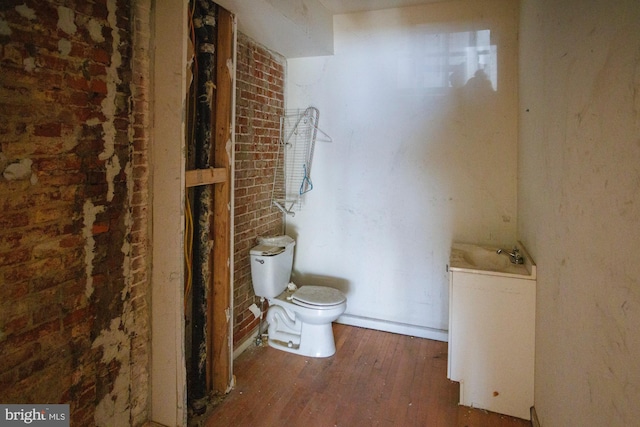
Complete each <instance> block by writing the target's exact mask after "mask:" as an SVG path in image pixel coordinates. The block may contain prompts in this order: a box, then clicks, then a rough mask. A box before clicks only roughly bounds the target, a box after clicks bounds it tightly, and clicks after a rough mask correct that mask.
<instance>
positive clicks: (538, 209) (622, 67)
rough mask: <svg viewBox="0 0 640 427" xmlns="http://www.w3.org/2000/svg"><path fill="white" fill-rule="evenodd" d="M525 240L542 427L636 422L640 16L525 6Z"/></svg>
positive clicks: (633, 1) (603, 4) (528, 2)
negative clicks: (533, 278)
mask: <svg viewBox="0 0 640 427" xmlns="http://www.w3.org/2000/svg"><path fill="white" fill-rule="evenodd" d="M522 4H523V8H522V12H521V16H522V24H521V49H520V52H521V64H520V76H521V85H520V94H521V102H520V115H521V116H520V117H521V133H520V138H521V146H520V156H519V157H520V175H519V178H520V180H519V182H520V185H519V206H518V218H519V220H518V223H519V235H520V237H521V238H522V240H523V242H524V244H525V246H527V248H528V249H529V252H531V254H532V255H533V257H534V258H535V260H536V262H537V265H538V294H537V310H538V311H537V323H536V337H537V338H536V377H535V382H536V385H535V388H536V391H535V407H536V411H537V414H538V417H539V419H540V422H541V425H543V426H544V427H556V426H558V427H564V426H605V425H606V426H630V425H638V420H639V419H640V405H639V402H640V362H639V361H640V334H639V331H640V263H639V262H638V260H639V259H640V257H639V252H638V246H639V244H640V35H639V34H640V33H639V29H640V3H639V2H638V1H637V0H620V1H616V2H609V1H607V0H590V1H584V0H565V1H562V2H558V1H557V0H542V1H541V0H523V3H522Z"/></svg>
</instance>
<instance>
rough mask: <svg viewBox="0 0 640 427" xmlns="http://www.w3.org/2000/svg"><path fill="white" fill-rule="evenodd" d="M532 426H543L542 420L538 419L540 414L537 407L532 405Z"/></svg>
mask: <svg viewBox="0 0 640 427" xmlns="http://www.w3.org/2000/svg"><path fill="white" fill-rule="evenodd" d="M531 427H542V426H541V425H540V421H538V414H536V407H535V406H532V407H531Z"/></svg>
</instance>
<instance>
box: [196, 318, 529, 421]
mask: <svg viewBox="0 0 640 427" xmlns="http://www.w3.org/2000/svg"><path fill="white" fill-rule="evenodd" d="M333 329H334V334H335V338H336V348H337V351H336V354H335V355H334V356H332V357H329V358H325V359H314V358H309V357H303V356H298V355H294V354H290V353H286V352H283V351H279V350H276V349H273V348H269V347H266V346H265V347H256V346H253V345H252V346H251V347H250V348H249V349H248V350H246V351H245V352H244V353H243V354H241V355H240V356H239V357H238V358H237V359H236V360H235V362H234V373H235V375H236V387H235V388H234V389H233V390H232V391H231V392H230V393H229V395H227V397H226V398H225V399H224V400H223V401H222V402H221V403H220V404H219V405H218V406H216V407H215V408H214V409H213V411H212V412H211V414H210V415H209V417H208V418H207V421H206V422H205V425H206V426H207V427H214V426H234V427H236V426H251V427H260V426H264V427H275V426H287V427H297V426H301V427H314V426H318V427H327V426H328V427H334V426H338V427H342V426H345V427H362V426H401V427H410V426H420V427H462V426H468V427H485V426H486V427H516V426H530V425H531V424H530V422H529V421H525V420H521V419H518V418H512V417H508V416H504V415H499V414H495V413H491V412H487V411H482V410H477V409H471V408H468V407H464V406H458V404H457V403H458V383H455V382H451V381H449V380H448V379H447V343H443V342H438V341H431V340H426V339H422V338H412V337H408V336H404V335H396V334H391V333H386V332H380V331H374V330H369V329H362V328H355V327H352V326H345V325H338V324H334V328H333Z"/></svg>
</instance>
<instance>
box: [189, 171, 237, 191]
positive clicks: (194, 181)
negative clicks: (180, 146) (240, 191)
mask: <svg viewBox="0 0 640 427" xmlns="http://www.w3.org/2000/svg"><path fill="white" fill-rule="evenodd" d="M185 181H186V183H187V188H188V187H195V186H197V185H209V184H217V183H220V182H226V181H227V168H209V169H193V170H190V171H186V172H185Z"/></svg>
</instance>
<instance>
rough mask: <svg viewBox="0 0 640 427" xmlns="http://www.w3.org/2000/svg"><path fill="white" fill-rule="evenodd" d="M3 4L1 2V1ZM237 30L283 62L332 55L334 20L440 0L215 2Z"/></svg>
mask: <svg viewBox="0 0 640 427" xmlns="http://www.w3.org/2000/svg"><path fill="white" fill-rule="evenodd" d="M0 1H2V0H0ZM214 1H215V2H216V3H218V4H219V5H220V6H222V7H224V8H226V9H227V10H229V11H231V12H232V13H233V14H235V16H236V17H237V20H238V28H239V30H240V31H241V32H242V33H244V34H246V35H247V36H249V37H251V38H252V39H254V40H256V41H257V42H259V43H261V44H262V45H264V46H266V47H268V48H269V49H271V50H273V51H275V52H278V53H280V54H281V55H283V56H284V57H286V58H297V57H303V56H321V55H331V54H333V16H334V15H340V14H345V13H352V12H365V11H372V10H379V9H390V8H398V7H406V6H416V5H421V4H427V3H435V2H438V1H443V0H251V1H247V0H214Z"/></svg>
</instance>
